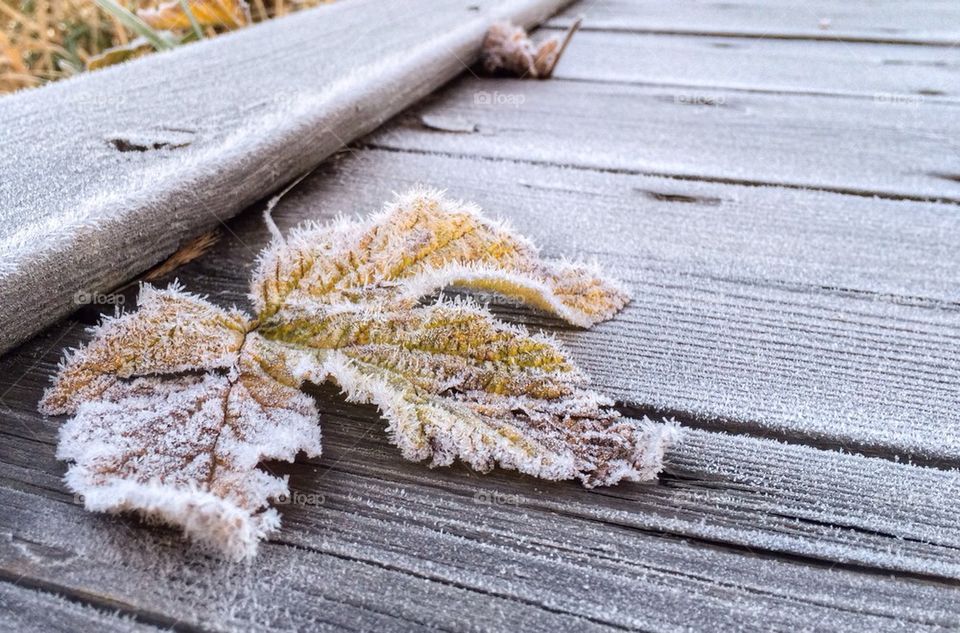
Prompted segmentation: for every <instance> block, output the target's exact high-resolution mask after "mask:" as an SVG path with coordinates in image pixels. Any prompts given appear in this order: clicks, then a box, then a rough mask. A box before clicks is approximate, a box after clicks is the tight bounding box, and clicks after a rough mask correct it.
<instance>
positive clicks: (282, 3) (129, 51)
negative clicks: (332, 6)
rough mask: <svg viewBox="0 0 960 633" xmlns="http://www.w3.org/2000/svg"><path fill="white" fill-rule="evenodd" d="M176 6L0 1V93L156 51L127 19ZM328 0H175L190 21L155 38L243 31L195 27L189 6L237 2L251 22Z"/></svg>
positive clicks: (129, 0)
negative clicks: (186, 26)
mask: <svg viewBox="0 0 960 633" xmlns="http://www.w3.org/2000/svg"><path fill="white" fill-rule="evenodd" d="M177 1H178V0H173V2H171V0H162V1H161V0H115V1H114V2H112V3H108V4H110V5H114V6H116V7H118V8H115V9H110V8H109V7H108V6H102V3H98V2H95V1H94V0H0V20H2V29H0V94H3V93H8V92H13V91H15V90H20V89H22V88H28V87H32V86H38V85H42V84H44V83H46V82H48V81H55V80H57V79H62V78H64V77H69V76H70V75H73V74H76V73H79V72H84V71H86V70H88V69H93V68H98V67H102V66H107V65H110V64H112V63H117V62H119V61H123V60H125V59H130V58H131V57H138V56H140V55H143V54H148V53H150V52H151V51H153V50H154V49H155V48H156V46H155V45H151V44H150V41H149V39H144V38H143V31H142V28H143V25H141V31H140V32H137V31H136V29H134V28H131V26H130V20H129V17H130V16H131V15H132V14H135V13H136V12H137V11H150V10H156V9H158V8H163V7H162V5H167V9H171V8H172V9H176V8H177V6H175V5H177ZM330 1H331V0H249V2H244V1H243V0H190V3H189V4H188V3H187V2H186V1H184V0H180V6H181V7H183V8H184V9H186V11H187V12H188V14H189V15H190V17H191V24H190V26H189V27H188V28H186V29H183V31H182V32H177V30H173V31H171V32H167V31H163V32H161V33H160V35H161V36H163V37H164V38H166V39H168V40H170V41H171V42H173V43H175V44H177V43H185V42H187V41H190V40H191V39H196V38H197V37H198V36H200V35H202V36H203V37H214V36H216V35H217V34H219V33H223V32H226V31H231V30H235V29H237V28H242V26H238V25H237V24H227V23H214V24H202V25H198V24H197V23H196V21H195V20H193V19H192V18H193V17H194V11H191V9H190V8H189V7H190V6H195V8H196V6H199V5H203V4H207V5H209V4H210V3H217V4H218V6H219V5H222V4H225V3H230V4H236V3H240V4H241V5H243V6H244V9H245V11H247V13H248V15H249V16H250V21H252V22H254V23H256V22H261V21H263V20H268V19H271V18H274V17H277V16H281V15H285V14H287V13H291V12H293V11H298V10H300V9H305V8H309V7H314V6H317V5H319V4H325V3H327V2H330ZM171 5H174V6H172V7H171ZM200 8H201V9H202V8H203V7H202V6H200ZM124 13H126V15H124ZM195 13H196V14H197V15H199V14H200V11H199V10H198V11H196V12H195ZM125 18H126V19H125ZM197 26H199V29H197V28H195V27H197ZM148 35H149V34H148ZM105 51H108V52H107V54H104V52H105Z"/></svg>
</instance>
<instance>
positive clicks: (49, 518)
mask: <svg viewBox="0 0 960 633" xmlns="http://www.w3.org/2000/svg"><path fill="white" fill-rule="evenodd" d="M368 423H369V421H368ZM331 426H332V428H338V427H337V426H333V425H331ZM377 434H378V435H380V436H381V443H382V441H383V433H382V431H378V432H377ZM11 437H12V436H10V435H6V434H2V435H0V442H3V443H4V444H6V445H9V443H8V441H9V439H10V438H11ZM350 439H351V440H353V441H356V440H357V439H358V438H357V437H356V436H353V437H351V438H350ZM336 443H337V444H340V443H341V442H340V441H336ZM341 449H342V450H343V451H344V454H346V453H349V452H350V451H351V449H350V446H349V445H348V444H347V445H342V446H341ZM360 453H361V454H366V453H367V451H365V450H361V451H360ZM341 457H343V456H341ZM43 461H44V460H42V459H34V460H32V461H28V462H27V463H25V464H24V465H22V466H20V467H15V466H11V465H9V464H4V465H0V480H2V481H3V482H4V484H5V486H9V485H11V484H12V485H14V486H16V487H21V488H23V489H24V491H23V492H21V491H17V490H13V489H9V488H6V487H3V488H0V499H2V501H3V503H4V506H5V507H8V508H11V509H12V510H13V512H11V513H9V514H7V515H4V516H2V517H0V532H6V533H7V534H9V535H10V537H9V538H14V537H16V538H18V539H20V544H21V547H18V548H13V547H10V546H7V545H5V543H9V542H11V541H4V540H0V569H3V570H4V571H5V572H16V573H18V574H25V575H26V576H29V577H30V578H31V579H34V581H35V582H43V583H46V584H48V585H51V586H55V587H56V588H57V590H58V591H63V592H67V593H69V594H70V595H73V596H76V597H77V598H78V599H80V598H83V599H86V600H90V601H93V602H95V603H97V604H109V605H121V606H122V608H123V609H124V610H125V611H126V612H130V613H137V614H139V615H140V617H144V618H149V617H156V616H155V614H156V613H175V614H177V618H178V620H180V621H182V622H185V623H188V624H196V625H200V626H204V627H209V628H213V629H228V630H236V629H243V628H245V627H249V626H250V625H252V624H257V625H260V626H276V627H302V626H304V625H305V624H306V623H307V622H310V623H313V619H315V618H320V623H318V624H317V625H318V626H320V628H321V629H323V628H327V627H326V626H324V625H333V626H349V625H350V624H353V625H354V626H356V627H357V628H365V627H369V626H374V625H376V626H381V627H385V628H386V629H387V630H394V629H399V628H401V627H404V626H407V627H411V628H419V627H418V626H417V625H433V626H441V627H444V628H449V629H451V630H499V627H502V626H513V627H527V626H530V627H532V628H533V629H534V630H546V629H548V628H550V627H556V626H562V627H568V626H576V627H578V628H582V629H583V630H595V629H596V630H599V629H600V628H601V627H605V626H612V627H615V628H619V629H638V628H639V629H642V630H650V629H655V630H679V629H681V628H683V627H689V626H693V627H697V626H707V625H711V624H713V625H720V626H737V627H738V628H741V629H743V630H788V629H790V628H791V627H792V626H795V623H796V622H798V621H802V622H805V623H806V624H807V625H808V626H809V627H810V628H811V629H813V630H821V629H830V630H841V631H845V630H851V631H854V630H862V627H867V628H870V629H871V630H873V629H877V630H928V629H930V630H935V629H941V628H944V627H950V626H955V625H957V624H958V622H960V621H958V619H957V615H956V613H955V610H954V609H953V604H954V601H955V600H956V599H957V593H958V591H960V590H958V589H957V588H956V587H955V586H950V585H947V584H943V583H939V582H929V581H919V580H913V579H909V578H896V577H889V576H884V575H878V574H874V573H864V572H862V571H857V570H852V569H843V568H840V567H832V568H827V567H820V566H810V565H809V564H807V563H805V562H798V561H791V560H777V559H774V558H770V557H769V555H767V553H766V552H763V551H760V552H757V553H745V552H742V551H730V550H728V549H726V548H723V547H715V546H709V545H705V544H702V543H695V542H694V543H691V542H688V541H683V540H677V539H672V538H662V537H660V536H657V535H655V534H650V533H648V530H643V529H641V530H637V529H633V528H631V527H630V526H629V524H621V525H616V524H611V522H609V521H597V520H595V519H594V520H589V519H583V518H578V517H576V516H571V515H570V514H569V513H568V512H566V510H565V509H564V508H563V507H562V506H560V504H559V500H556V490H551V489H550V488H555V486H548V487H547V490H539V489H537V488H533V489H532V490H531V489H530V487H527V488H526V489H525V492H524V493H523V494H522V495H517V494H516V493H515V492H513V490H512V488H511V487H509V485H508V486H507V487H504V482H503V481H496V480H494V481H493V482H488V481H487V480H486V479H479V480H478V479H477V478H476V477H475V476H471V475H470V474H469V473H464V472H458V471H457V470H439V471H435V472H433V473H430V474H431V475H432V476H431V478H430V479H431V480H433V481H434V483H433V484H430V483H424V482H419V483H418V482H415V481H411V479H409V478H408V477H406V476H404V472H403V471H405V470H408V469H409V470H416V469H420V470H422V467H419V466H417V465H415V464H407V465H406V466H405V467H404V468H401V469H398V470H399V472H397V471H396V470H394V469H390V471H388V472H387V473H384V474H383V475H386V476H383V475H381V476H380V477H370V476H357V475H354V474H352V473H350V472H347V471H344V470H341V469H340V466H341V465H343V464H346V463H347V462H346V460H345V459H342V458H335V461H334V468H332V469H330V470H322V469H321V470H319V471H318V469H317V468H316V467H315V466H313V465H312V464H307V465H304V466H303V467H300V466H293V467H290V468H286V469H284V472H290V473H291V476H292V480H291V484H292V488H293V489H294V490H296V491H299V492H307V491H309V492H311V493H318V492H319V494H320V496H321V501H320V502H318V503H317V504H302V505H298V504H291V505H288V506H285V507H284V508H283V510H284V520H285V522H286V528H285V529H284V531H283V532H282V534H281V535H280V537H279V540H278V541H276V542H273V543H267V544H265V545H264V546H263V550H262V552H261V554H260V556H259V557H258V559H257V560H256V562H255V563H254V564H253V565H249V566H247V565H244V566H231V565H224V564H219V563H217V562H216V561H212V560H209V559H203V558H201V557H198V556H196V555H195V554H193V553H191V552H189V551H184V549H183V547H182V544H181V543H180V542H179V541H178V537H177V536H176V535H174V534H171V533H169V532H165V531H158V530H149V529H146V528H143V527H140V526H137V525H135V524H134V523H133V522H124V521H123V520H122V519H116V518H109V517H102V516H96V515H90V514H87V513H84V512H82V511H81V510H80V508H79V507H78V506H77V505H76V504H74V503H71V502H70V499H69V497H67V498H66V499H64V495H63V494H62V493H56V492H53V491H49V490H47V489H46V486H49V484H50V482H55V478H54V477H53V474H52V473H49V474H48V473H47V469H46V468H45V467H44V466H43ZM347 466H348V468H350V467H352V466H351V465H350V464H347ZM18 471H19V472H18ZM321 471H322V472H321ZM397 474H399V477H395V475H397ZM451 479H456V480H458V483H457V484H456V485H455V486H451V484H450V481H451ZM508 479H511V477H508ZM512 479H515V480H516V479H519V478H512ZM515 483H516V482H515ZM524 483H526V484H530V483H532V482H530V481H529V480H525V481H524ZM491 484H492V485H491ZM636 488H638V489H644V488H647V487H644V486H636ZM541 496H543V497H546V498H548V499H555V500H556V501H558V503H556V504H555V505H556V506H557V507H555V508H553V509H552V511H544V510H543V509H538V508H537V507H536V504H535V502H534V503H532V500H533V499H539V498H540V497H541ZM592 496H598V495H592ZM531 497H532V498H533V499H531ZM57 499H63V500H62V501H60V500H57ZM577 505H578V504H577ZM575 507H576V505H575ZM27 554H30V555H29V556H28V555H27ZM454 601H455V602H454ZM440 605H442V608H440V609H438V608H437V607H438V606H440ZM361 609H363V610H365V612H362V615H363V616H364V617H363V618H362V619H360V615H359V614H358V613H356V612H357V611H359V610H361ZM321 614H322V615H321ZM387 614H389V615H391V616H393V617H394V618H396V619H394V620H391V619H390V618H388V617H384V616H386V615H387ZM479 614H482V616H481V615H479ZM494 614H496V615H494ZM491 617H492V618H493V619H492V620H491V619H489V618H491Z"/></svg>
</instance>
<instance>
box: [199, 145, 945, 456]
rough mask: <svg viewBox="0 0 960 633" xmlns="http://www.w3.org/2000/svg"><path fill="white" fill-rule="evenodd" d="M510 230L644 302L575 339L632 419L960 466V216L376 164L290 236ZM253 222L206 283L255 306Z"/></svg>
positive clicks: (431, 161)
mask: <svg viewBox="0 0 960 633" xmlns="http://www.w3.org/2000/svg"><path fill="white" fill-rule="evenodd" d="M424 180H426V182H427V184H430V185H434V186H438V187H449V189H450V194H451V195H453V196H457V197H463V198H466V199H470V200H475V201H477V202H478V203H479V204H481V205H482V206H483V207H484V208H485V209H487V210H488V211H489V212H490V213H493V214H498V215H501V216H503V217H507V218H509V219H510V221H511V222H512V223H513V224H514V225H515V226H516V227H517V228H518V230H519V231H521V232H522V233H524V234H526V235H528V236H531V237H532V238H534V239H535V241H537V242H538V243H539V244H540V245H541V246H542V247H543V249H544V252H545V253H546V254H548V255H550V256H556V257H559V256H564V255H569V256H573V257H596V258H598V259H599V260H600V261H601V262H602V263H603V264H604V265H606V266H608V267H610V268H612V269H613V270H614V271H615V273H616V274H618V275H620V276H622V277H623V278H624V279H625V280H626V281H627V282H628V283H629V284H630V285H631V287H632V289H633V295H634V300H633V302H632V303H631V304H630V305H629V306H627V308H626V310H625V311H624V312H623V313H622V314H621V315H618V316H617V318H615V319H614V320H612V321H610V322H608V323H605V324H602V325H601V326H598V327H596V328H593V329H590V330H587V331H582V330H573V329H569V328H563V326H562V325H561V324H559V323H558V322H556V321H554V320H549V319H547V320H544V319H542V318H538V317H536V316H533V315H532V314H531V313H529V312H517V311H516V310H512V311H511V310H510V308H509V307H508V306H500V307H499V308H498V309H499V310H500V311H501V313H502V314H504V315H505V316H507V317H509V318H513V319H517V320H521V321H525V322H527V323H529V324H531V325H532V326H534V327H536V326H546V327H549V328H552V329H557V328H560V337H561V338H562V340H563V341H564V342H565V343H566V344H567V346H568V347H569V348H570V350H571V353H572V354H573V356H574V357H575V358H576V360H577V362H578V363H580V364H581V365H583V366H584V367H586V368H587V369H588V370H589V371H590V373H591V374H592V375H593V377H594V380H595V381H596V382H597V384H598V385H599V386H600V387H601V388H602V389H603V390H605V391H606V392H608V393H610V394H611V395H613V396H615V397H616V398H618V399H619V400H622V401H624V402H627V403H633V404H638V405H647V406H649V407H651V408H652V409H654V412H657V411H659V412H661V413H673V412H676V414H677V415H681V416H682V417H684V416H685V419H686V421H687V422H690V423H697V424H699V425H708V426H710V427H711V428H736V429H749V430H752V431H755V432H760V433H777V434H780V435H781V436H787V437H791V438H794V439H804V440H805V441H816V442H822V443H826V444H829V445H839V446H845V447H848V448H854V449H857V450H861V451H871V452H879V453H881V454H884V455H887V456H893V455H900V456H901V457H903V458H907V457H910V456H912V457H913V458H923V459H925V460H933V461H937V460H942V461H943V462H944V463H950V464H957V463H960V461H958V460H960V439H958V437H960V434H958V433H957V432H956V430H957V429H958V428H960V415H958V411H960V395H958V393H957V391H956V390H955V389H953V388H952V385H954V384H955V382H956V380H957V379H958V377H960V309H958V308H960V289H958V287H957V285H956V283H955V281H954V279H955V271H956V270H957V269H958V268H960V254H958V253H957V250H956V248H955V244H956V243H957V241H958V240H960V215H958V214H957V212H956V207H955V206H953V205H944V204H934V203H918V202H913V201H899V200H880V199H871V198H863V197H857V196H845V195H838V194H834V193H826V192H817V191H801V190H793V189H783V188H776V187H745V186H732V185H719V184H714V183H704V182H696V181H684V180H674V179H667V178H657V177H648V176H641V175H634V174H623V173H604V172H599V171H593V170H584V169H563V170H560V169H556V168H553V167H549V166H541V165H531V164H527V163H523V162H510V161H490V160H483V159H470V158H451V157H437V156H423V155H417V154H411V153H397V152H386V151H370V150H361V151H358V152H356V153H354V154H350V155H345V156H343V157H342V158H340V159H338V160H337V161H333V162H331V163H330V165H329V166H327V167H324V168H323V169H322V170H320V171H318V172H317V174H316V175H315V176H314V177H311V178H309V179H308V180H306V181H305V182H304V184H303V185H302V186H301V188H300V189H298V190H296V191H294V192H292V193H291V194H290V195H289V196H288V197H287V198H285V199H284V200H283V201H282V202H281V204H280V205H279V207H278V208H277V210H276V214H275V217H276V220H277V222H278V223H279V224H280V226H281V227H282V228H284V229H288V228H290V227H291V226H293V225H296V224H298V223H300V222H303V221H305V220H308V219H310V220H313V219H318V220H323V219H330V218H332V217H334V216H335V215H336V214H338V213H341V212H342V213H347V214H351V213H369V212H371V211H373V210H375V209H377V208H379V206H380V204H381V203H382V201H383V200H384V199H387V198H389V196H390V192H392V191H401V190H404V189H406V188H408V187H410V186H413V185H414V184H416V183H417V182H423V181H424ZM259 222H260V221H259V217H258V215H257V214H255V213H253V214H251V215H250V216H249V219H248V220H245V221H241V222H240V223H239V224H238V225H237V226H236V228H234V229H233V231H234V232H235V233H237V234H239V235H240V236H241V238H242V240H243V242H244V243H245V244H246V245H247V246H246V247H243V246H240V245H238V244H230V243H227V244H225V245H224V246H223V248H222V249H220V250H218V251H216V252H215V254H214V255H212V256H211V257H209V258H205V259H204V260H203V262H202V263H200V264H198V268H195V269H193V270H195V271H196V272H195V273H194V274H193V275H192V278H191V279H190V283H191V285H192V287H193V288H194V289H195V290H198V291H202V292H209V293H211V294H214V295H216V294H218V293H220V296H221V300H222V301H224V302H226V303H227V304H229V303H231V302H238V303H241V304H242V303H243V302H244V301H245V298H244V297H243V293H245V292H246V290H247V285H246V284H247V282H246V274H247V271H249V269H250V266H252V256H253V253H254V252H256V250H257V249H258V248H259V247H260V246H262V245H263V244H264V243H265V241H266V239H267V234H266V231H265V230H264V229H263V228H262V227H261V226H260V223H259Z"/></svg>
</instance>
